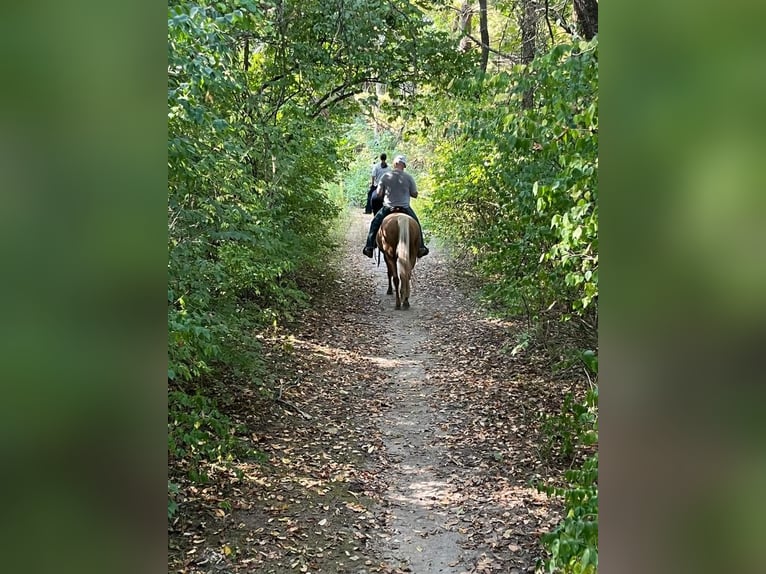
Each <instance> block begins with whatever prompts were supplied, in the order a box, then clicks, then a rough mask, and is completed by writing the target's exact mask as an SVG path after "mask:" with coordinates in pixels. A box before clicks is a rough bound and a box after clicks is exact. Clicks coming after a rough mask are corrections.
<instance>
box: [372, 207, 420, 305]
mask: <svg viewBox="0 0 766 574" xmlns="http://www.w3.org/2000/svg"><path fill="white" fill-rule="evenodd" d="M376 241H377V244H378V249H379V250H380V251H382V252H383V256H384V257H385V260H386V267H387V268H388V278H389V293H390V292H391V281H392V280H393V283H394V285H395V286H396V299H397V304H396V307H397V309H398V308H399V304H400V295H401V300H402V301H404V306H405V307H409V301H408V299H409V295H410V280H411V278H412V269H413V267H415V263H416V262H417V260H418V246H419V245H420V227H419V226H418V223H417V222H416V221H415V220H414V219H413V218H412V217H410V216H409V215H407V214H406V213H392V214H390V215H388V216H386V218H385V219H383V223H382V225H381V226H380V230H379V231H378V235H377V238H376ZM400 284H401V289H400Z"/></svg>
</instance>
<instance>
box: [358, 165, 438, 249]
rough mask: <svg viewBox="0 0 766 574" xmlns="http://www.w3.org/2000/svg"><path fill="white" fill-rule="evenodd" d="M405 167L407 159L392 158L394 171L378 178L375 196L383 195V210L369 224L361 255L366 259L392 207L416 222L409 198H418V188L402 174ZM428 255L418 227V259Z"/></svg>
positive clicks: (410, 179)
mask: <svg viewBox="0 0 766 574" xmlns="http://www.w3.org/2000/svg"><path fill="white" fill-rule="evenodd" d="M405 167H407V158H406V157H405V156H403V155H398V156H396V157H395V158H394V169H393V171H390V172H388V173H386V174H384V175H383V176H382V177H381V178H380V182H379V183H378V189H377V190H376V192H375V193H376V195H378V196H380V195H383V208H382V209H381V210H380V211H378V213H377V214H376V215H375V217H373V218H372V222H371V223H370V232H369V233H368V234H367V244H366V245H365V247H364V249H363V250H362V253H364V254H365V255H366V256H367V257H372V250H373V246H374V244H375V235H377V233H378V229H380V225H381V223H383V218H385V217H386V215H388V214H389V213H391V211H392V210H393V208H394V207H400V208H402V211H404V212H405V213H406V214H407V215H409V216H410V217H412V218H413V219H414V220H415V221H417V222H418V226H420V221H418V216H417V215H415V212H414V211H412V208H411V207H410V198H411V197H417V196H418V187H417V185H415V180H414V179H413V177H412V176H411V175H410V174H409V173H405V172H404V168H405ZM425 255H428V247H426V245H425V243H424V241H423V228H422V226H421V227H420V248H419V249H418V257H423V256H425Z"/></svg>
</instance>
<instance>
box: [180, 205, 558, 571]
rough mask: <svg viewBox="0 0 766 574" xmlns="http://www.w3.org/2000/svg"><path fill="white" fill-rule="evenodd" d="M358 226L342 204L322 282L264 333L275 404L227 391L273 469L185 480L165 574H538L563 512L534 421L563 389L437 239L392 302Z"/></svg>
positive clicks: (357, 216)
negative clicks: (336, 249) (488, 309)
mask: <svg viewBox="0 0 766 574" xmlns="http://www.w3.org/2000/svg"><path fill="white" fill-rule="evenodd" d="M369 220H370V216H368V215H365V214H363V213H362V212H361V210H359V211H356V212H354V213H353V214H352V215H351V218H350V220H349V223H348V231H347V235H346V237H345V240H344V244H343V246H342V249H343V253H342V254H341V256H340V257H339V259H338V261H339V262H340V263H339V266H338V267H337V269H336V270H335V271H334V272H333V273H332V274H329V275H328V277H327V282H328V283H329V284H330V285H331V287H332V288H330V289H327V288H326V286H325V287H323V288H322V290H321V293H322V294H321V295H320V296H318V297H317V298H316V299H315V301H314V304H313V306H312V309H310V310H308V311H307V312H306V313H305V315H304V316H303V317H302V319H301V320H300V321H299V322H298V324H296V325H294V326H293V327H291V328H290V332H289V333H284V332H281V333H279V334H277V335H275V336H273V337H264V338H263V344H264V348H265V350H266V357H267V361H269V365H268V368H269V372H270V376H271V378H272V382H271V386H272V388H275V389H276V388H278V389H279V393H278V396H279V400H277V401H275V400H264V399H263V397H262V396H261V395H259V394H258V393H257V392H255V391H254V390H253V388H252V387H250V386H248V385H247V384H242V386H241V387H240V388H228V389H227V392H229V393H233V394H234V395H236V397H237V400H236V401H233V402H232V407H231V411H230V412H229V414H230V415H231V416H232V417H234V418H235V419H236V420H237V421H238V422H240V423H241V424H242V425H243V427H244V428H246V429H247V432H248V435H247V436H246V437H243V440H247V441H249V442H250V447H251V448H253V449H255V450H257V451H259V452H261V453H263V455H264V456H266V457H268V464H261V463H260V462H258V461H251V462H248V461H246V462H244V463H243V464H241V465H240V466H239V468H238V469H237V470H238V471H239V473H240V474H239V475H237V476H234V473H229V474H226V473H223V472H221V473H220V474H219V475H217V476H216V477H214V481H213V484H211V485H210V487H209V488H202V489H196V490H195V489H194V488H192V487H190V488H189V489H187V491H186V492H187V493H188V492H191V493H192V495H187V499H186V500H185V501H182V502H184V504H182V508H183V511H182V512H181V514H180V517H179V518H178V519H177V520H176V522H175V524H174V525H173V528H172V529H171V535H170V540H171V559H170V565H171V569H172V570H173V571H175V572H179V573H181V572H182V573H202V572H205V573H213V572H216V573H220V572H259V573H265V574H285V573H287V572H303V573H311V574H319V573H331V574H339V573H348V574H373V573H380V574H394V573H402V572H410V573H414V574H437V573H438V574H461V573H490V572H502V573H504V574H519V573H521V572H533V571H534V569H535V563H536V561H537V560H538V559H539V558H540V556H541V548H540V544H539V536H540V534H541V533H543V532H545V531H548V530H550V529H551V527H552V526H553V525H554V524H555V522H556V520H557V519H558V518H557V516H558V515H557V509H556V508H555V504H554V503H552V502H551V501H549V500H548V499H547V498H546V497H545V496H543V495H541V494H540V493H539V492H538V491H537V490H536V489H535V488H533V487H532V486H531V484H532V482H534V481H539V480H545V479H546V477H547V476H549V475H551V474H552V473H551V472H550V469H548V468H546V467H545V465H544V464H543V463H542V462H541V461H542V459H543V457H542V456H541V454H540V446H539V445H540V440H541V438H540V433H539V419H540V414H541V413H542V412H546V411H548V412H553V411H554V410H555V408H556V400H557V399H556V398H555V396H556V393H558V394H559V396H560V391H561V385H558V386H557V385H556V384H554V382H552V381H550V380H547V379H546V377H547V375H545V374H544V373H545V372H546V369H544V368H543V367H541V366H540V365H538V364H536V362H535V360H534V357H533V356H525V355H524V354H523V353H522V354H521V355H512V354H511V353H510V349H511V348H513V346H514V345H515V344H516V342H517V341H516V337H517V334H516V333H517V328H516V327H515V326H514V325H513V324H510V323H505V322H501V321H497V320H492V319H489V318H487V316H486V315H485V314H484V313H483V312H482V311H481V310H480V309H479V308H478V307H477V305H476V304H475V303H474V302H473V301H472V300H471V298H470V297H468V296H467V295H466V294H465V293H466V292H469V291H470V289H468V290H466V288H465V287H464V288H462V289H461V288H459V287H458V285H457V283H459V282H460V281H458V278H459V273H458V272H457V271H456V269H459V268H460V266H459V265H455V263H454V262H452V261H450V259H449V256H448V255H447V254H445V253H444V250H443V249H440V248H439V246H438V245H435V244H434V243H431V254H430V255H428V256H427V257H424V258H422V259H420V260H419V261H418V264H417V266H416V268H415V274H416V283H415V286H414V291H413V293H412V295H411V297H410V302H411V308H410V309H409V310H405V311H397V310H395V309H394V300H393V296H389V295H386V294H385V290H386V286H387V285H386V271H385V265H384V264H381V265H380V267H377V266H376V265H375V264H374V262H373V261H371V260H370V259H368V258H367V257H365V256H363V255H362V253H361V250H362V246H363V245H364V238H365V236H366V233H367V228H368V225H369ZM463 283H465V282H464V281H463ZM541 373H543V374H541ZM558 472H560V470H559V471H558ZM221 500H227V501H232V502H231V509H230V510H229V509H228V508H225V507H224V508H223V510H222V509H221V503H220V501H221Z"/></svg>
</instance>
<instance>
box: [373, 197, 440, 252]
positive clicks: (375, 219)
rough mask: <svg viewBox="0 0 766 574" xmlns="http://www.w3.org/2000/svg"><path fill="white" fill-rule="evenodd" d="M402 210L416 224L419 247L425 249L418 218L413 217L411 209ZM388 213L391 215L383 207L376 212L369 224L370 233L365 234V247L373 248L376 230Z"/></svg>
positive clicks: (389, 211)
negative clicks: (418, 230) (418, 233)
mask: <svg viewBox="0 0 766 574" xmlns="http://www.w3.org/2000/svg"><path fill="white" fill-rule="evenodd" d="M402 210H403V211H404V213H406V214H407V215H409V216H410V217H411V218H412V219H414V220H415V221H417V222H418V227H420V246H421V247H425V246H426V244H425V242H424V241H423V226H421V225H420V221H419V220H418V216H417V215H415V212H414V211H412V208H411V207H403V208H402ZM389 213H391V208H390V207H385V206H384V207H383V208H382V209H381V210H380V211H378V213H376V214H375V217H373V218H372V222H371V223H370V232H369V233H368V234H367V245H366V247H375V236H376V235H377V234H378V229H380V225H381V224H382V223H383V218H384V217H386V215H388V214H389Z"/></svg>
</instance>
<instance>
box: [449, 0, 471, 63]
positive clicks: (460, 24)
mask: <svg viewBox="0 0 766 574" xmlns="http://www.w3.org/2000/svg"><path fill="white" fill-rule="evenodd" d="M472 18H473V10H472V9H471V3H470V2H468V1H467V0H466V1H464V2H463V4H462V5H461V6H460V12H458V14H457V20H456V22H455V26H453V28H452V29H453V30H460V31H461V32H463V34H464V36H463V37H462V38H461V39H460V50H461V51H463V52H465V51H467V50H470V49H471V47H472V46H473V42H472V41H471V39H470V38H468V36H467V35H465V34H468V35H470V34H471V28H472V26H471V24H472V22H471V20H472Z"/></svg>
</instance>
